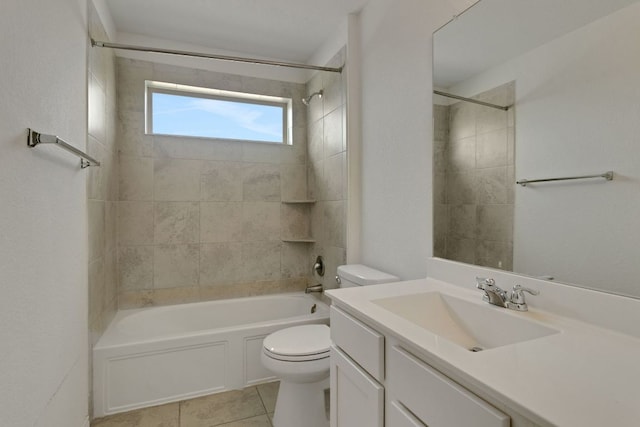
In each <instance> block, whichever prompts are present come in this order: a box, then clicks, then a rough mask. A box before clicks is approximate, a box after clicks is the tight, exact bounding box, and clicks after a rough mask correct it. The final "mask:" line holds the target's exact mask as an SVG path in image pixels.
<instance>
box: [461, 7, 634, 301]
mask: <svg viewBox="0 0 640 427" xmlns="http://www.w3.org/2000/svg"><path fill="white" fill-rule="evenodd" d="M639 19H640V4H637V3H636V4H634V5H632V6H629V7H627V8H625V9H623V10H621V11H619V12H616V13H614V14H612V15H610V16H609V17H607V18H604V19H601V20H599V21H596V22H595V23H593V24H590V25H588V26H586V27H583V28H581V29H579V30H576V31H574V32H572V33H570V34H568V35H566V36H564V37H562V38H560V39H557V40H555V41H553V42H551V43H549V44H547V45H544V46H541V47H539V48H537V49H535V50H533V51H531V52H529V53H527V54H525V55H523V56H521V57H519V58H517V59H515V60H512V61H510V62H508V63H506V64H503V65H502V66H499V67H497V68H496V69H494V70H490V71H488V72H487V73H485V74H483V75H481V76H479V77H478V78H477V79H476V80H474V81H472V82H469V83H468V84H467V85H466V87H462V88H461V89H463V90H464V89H466V90H468V92H467V93H469V92H472V91H477V90H478V89H479V88H486V87H492V85H495V84H496V82H504V81H509V80H516V85H517V91H516V93H517V98H516V141H517V142H516V145H517V150H516V178H517V179H520V178H528V179H533V178H545V177H556V176H558V177H560V176H571V175H584V174H590V173H600V172H605V171H606V170H614V171H615V173H616V177H615V180H614V181H612V182H605V181H598V180H596V181H581V182H580V183H568V184H567V183H564V184H563V183H555V184H553V185H544V186H542V185H540V186H533V185H532V186H528V187H525V188H523V187H520V186H517V187H516V194H515V200H516V208H515V230H514V233H515V234H514V245H515V247H514V270H515V271H517V272H522V273H525V274H531V275H534V276H540V275H551V276H554V277H556V278H557V279H559V280H564V281H569V282H573V283H579V284H582V285H586V286H592V287H596V288H603V289H607V290H609V291H614V292H620V293H626V294H631V295H635V296H638V295H639V293H638V290H637V285H636V278H637V277H638V276H639V275H640V265H639V264H638V263H637V259H638V258H639V257H640V247H639V246H638V244H637V242H638V240H639V238H640V236H639V234H638V233H639V230H640V229H639V228H638V226H637V212H638V211H640V198H639V197H638V190H637V189H638V182H639V181H640V175H639V174H638V159H639V158H640V145H639V144H637V135H638V134H639V133H640V128H639V125H638V123H639V122H638V105H639V104H638V99H640V98H639V95H640V93H639V92H638V88H639V87H640V84H639V83H640V82H639V75H638V73H637V70H638V69H639V67H640V53H639V52H638V49H637V46H636V43H635V41H636V40H638V38H639V37H640V27H638V25H637V23H638V20H639Z"/></svg>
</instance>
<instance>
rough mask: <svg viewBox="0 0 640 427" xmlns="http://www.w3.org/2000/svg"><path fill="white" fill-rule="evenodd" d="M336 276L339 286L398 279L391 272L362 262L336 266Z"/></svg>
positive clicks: (370, 283)
mask: <svg viewBox="0 0 640 427" xmlns="http://www.w3.org/2000/svg"><path fill="white" fill-rule="evenodd" d="M338 277H339V278H340V287H341V288H351V287H354V286H366V285H377V284H380V283H389V282H397V281H399V280H400V278H399V277H396V276H394V275H392V274H389V273H385V272H384V271H380V270H376V269H374V268H371V267H367V266H366V265H362V264H347V265H341V266H339V267H338Z"/></svg>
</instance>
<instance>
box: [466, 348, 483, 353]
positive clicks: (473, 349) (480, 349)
mask: <svg viewBox="0 0 640 427" xmlns="http://www.w3.org/2000/svg"><path fill="white" fill-rule="evenodd" d="M482 350H484V348H482V347H471V348H470V349H469V351H471V352H473V353H477V352H479V351H482Z"/></svg>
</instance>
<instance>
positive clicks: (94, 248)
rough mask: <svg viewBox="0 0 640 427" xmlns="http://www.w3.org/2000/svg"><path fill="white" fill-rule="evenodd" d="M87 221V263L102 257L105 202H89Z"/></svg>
mask: <svg viewBox="0 0 640 427" xmlns="http://www.w3.org/2000/svg"><path fill="white" fill-rule="evenodd" d="M87 209H88V221H89V261H90V262H91V261H93V260H95V259H96V258H100V257H102V256H103V255H104V242H105V225H104V220H105V218H104V210H105V202H103V201H99V200H89V201H88V203H87Z"/></svg>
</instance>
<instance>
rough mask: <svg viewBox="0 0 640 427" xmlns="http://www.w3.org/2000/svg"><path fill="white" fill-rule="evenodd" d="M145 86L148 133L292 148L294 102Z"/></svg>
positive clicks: (157, 84)
mask: <svg viewBox="0 0 640 427" xmlns="http://www.w3.org/2000/svg"><path fill="white" fill-rule="evenodd" d="M146 86H147V87H146V96H147V110H146V131H147V134H154V135H178V136H186V137H197V138H211V139H223V140H237V141H253V142H269V143H278V144H291V143H292V141H291V128H292V125H291V123H292V120H291V119H292V111H291V106H292V102H291V99H290V98H279V97H275V96H265V95H256V94H249V93H242V92H231V91H225V90H218V89H208V88H200V87H195V86H185V85H179V84H174V83H163V82H152V81H147V82H146Z"/></svg>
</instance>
